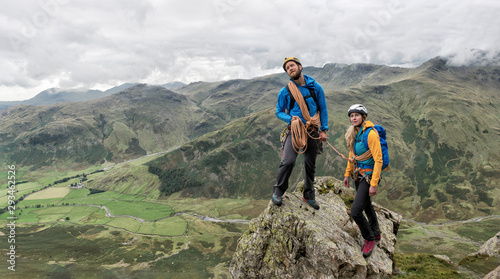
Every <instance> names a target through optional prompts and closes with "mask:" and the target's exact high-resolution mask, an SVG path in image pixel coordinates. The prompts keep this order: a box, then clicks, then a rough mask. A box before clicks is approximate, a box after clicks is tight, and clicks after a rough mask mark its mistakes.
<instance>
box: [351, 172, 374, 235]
mask: <svg viewBox="0 0 500 279" xmlns="http://www.w3.org/2000/svg"><path fill="white" fill-rule="evenodd" d="M354 184H355V185H356V197H355V198H354V202H353V204H352V206H351V216H352V219H354V221H355V222H356V224H357V225H358V227H359V230H360V231H361V235H362V236H363V238H364V239H365V240H370V241H371V240H375V236H378V235H380V228H379V225H378V220H377V213H375V210H374V209H373V206H372V201H371V198H370V195H369V190H370V184H369V183H368V182H367V181H366V179H364V178H359V177H358V180H357V181H355V182H354ZM363 211H364V212H365V214H366V217H368V221H367V220H366V218H365V216H364V215H363Z"/></svg>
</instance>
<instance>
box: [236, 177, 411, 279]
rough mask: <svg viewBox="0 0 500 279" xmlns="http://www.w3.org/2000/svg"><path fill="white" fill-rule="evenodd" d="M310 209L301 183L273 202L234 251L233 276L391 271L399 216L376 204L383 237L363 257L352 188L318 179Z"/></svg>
mask: <svg viewBox="0 0 500 279" xmlns="http://www.w3.org/2000/svg"><path fill="white" fill-rule="evenodd" d="M314 186H315V188H316V193H317V194H316V201H317V202H318V204H319V205H320V206H321V209H320V210H314V209H312V208H311V207H310V206H309V205H307V204H306V203H305V202H304V201H302V193H301V190H300V189H301V187H300V186H299V187H297V191H295V192H289V193H286V194H285V195H284V196H283V205H282V206H280V207H278V206H276V205H274V204H273V203H272V202H270V203H269V206H268V207H267V208H266V209H265V210H264V211H263V212H262V213H261V215H260V216H259V217H257V218H254V219H253V220H252V221H251V222H250V225H249V230H248V231H247V232H246V233H244V234H243V235H242V236H241V238H240V240H239V242H238V247H237V249H236V252H235V254H234V255H233V258H232V261H231V266H230V273H231V275H232V276H233V278H385V277H389V276H390V275H391V274H392V270H393V260H392V259H393V255H394V246H395V244H396V234H397V231H398V228H399V224H400V222H401V219H402V217H401V215H399V214H397V213H395V212H392V211H390V210H387V209H385V208H383V207H380V206H378V205H376V204H375V203H374V208H375V211H376V212H377V216H378V220H379V225H380V229H381V231H382V240H381V241H380V243H379V245H378V246H377V247H376V248H375V249H374V251H373V253H372V255H371V256H370V257H368V258H367V259H365V258H363V255H362V252H361V249H362V245H363V243H364V239H363V238H362V237H361V233H360V232H359V229H358V227H357V225H356V223H355V222H354V220H352V218H351V216H350V203H352V200H353V199H354V195H355V192H354V190H353V189H352V188H345V187H344V186H343V185H342V182H341V181H339V180H337V179H335V178H333V177H317V178H316V181H315V185H314ZM346 204H347V205H346Z"/></svg>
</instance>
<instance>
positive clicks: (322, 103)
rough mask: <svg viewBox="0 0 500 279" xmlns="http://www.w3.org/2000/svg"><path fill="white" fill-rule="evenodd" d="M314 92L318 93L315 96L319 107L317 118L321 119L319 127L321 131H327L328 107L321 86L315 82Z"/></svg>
mask: <svg viewBox="0 0 500 279" xmlns="http://www.w3.org/2000/svg"><path fill="white" fill-rule="evenodd" d="M315 87H316V89H317V90H316V92H317V93H318V94H317V95H318V96H317V98H318V105H319V109H320V114H319V118H320V120H321V126H320V127H319V129H320V130H321V131H325V130H326V131H328V109H327V107H326V99H325V92H324V91H323V87H321V85H320V84H319V83H316V85H315Z"/></svg>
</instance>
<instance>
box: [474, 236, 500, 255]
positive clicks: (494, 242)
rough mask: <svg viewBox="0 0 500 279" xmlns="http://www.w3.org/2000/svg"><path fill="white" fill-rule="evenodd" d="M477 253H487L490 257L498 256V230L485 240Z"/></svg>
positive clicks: (499, 249) (499, 240)
mask: <svg viewBox="0 0 500 279" xmlns="http://www.w3.org/2000/svg"><path fill="white" fill-rule="evenodd" d="M477 254H478V255H487V256H490V257H499V256H500V232H498V233H497V234H496V235H495V236H493V237H492V238H490V239H489V240H488V241H486V242H485V243H484V244H483V245H482V246H481V248H479V251H477Z"/></svg>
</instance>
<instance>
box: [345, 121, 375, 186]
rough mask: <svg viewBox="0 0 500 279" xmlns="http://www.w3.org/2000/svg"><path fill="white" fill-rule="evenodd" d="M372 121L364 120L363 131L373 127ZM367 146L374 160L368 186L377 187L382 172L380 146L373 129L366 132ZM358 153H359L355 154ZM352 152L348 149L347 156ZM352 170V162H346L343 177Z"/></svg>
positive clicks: (350, 156)
mask: <svg viewBox="0 0 500 279" xmlns="http://www.w3.org/2000/svg"><path fill="white" fill-rule="evenodd" d="M373 126H374V125H373V123H372V122H371V121H368V120H366V121H365V125H364V126H363V133H364V132H365V130H366V129H367V128H369V127H373ZM367 141H368V148H369V149H370V151H371V153H372V156H373V161H374V162H375V164H374V166H373V172H372V177H371V180H370V186H373V187H377V186H378V182H379V181H380V173H381V172H382V163H383V161H382V148H381V147H380V138H379V136H378V133H377V131H376V130H375V129H371V130H370V132H369V134H368V140H367ZM357 155H360V154H357ZM352 156H353V154H351V151H349V158H352ZM353 171H354V163H351V162H347V167H346V170H345V174H344V176H345V177H349V176H351V175H352V173H353Z"/></svg>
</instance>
